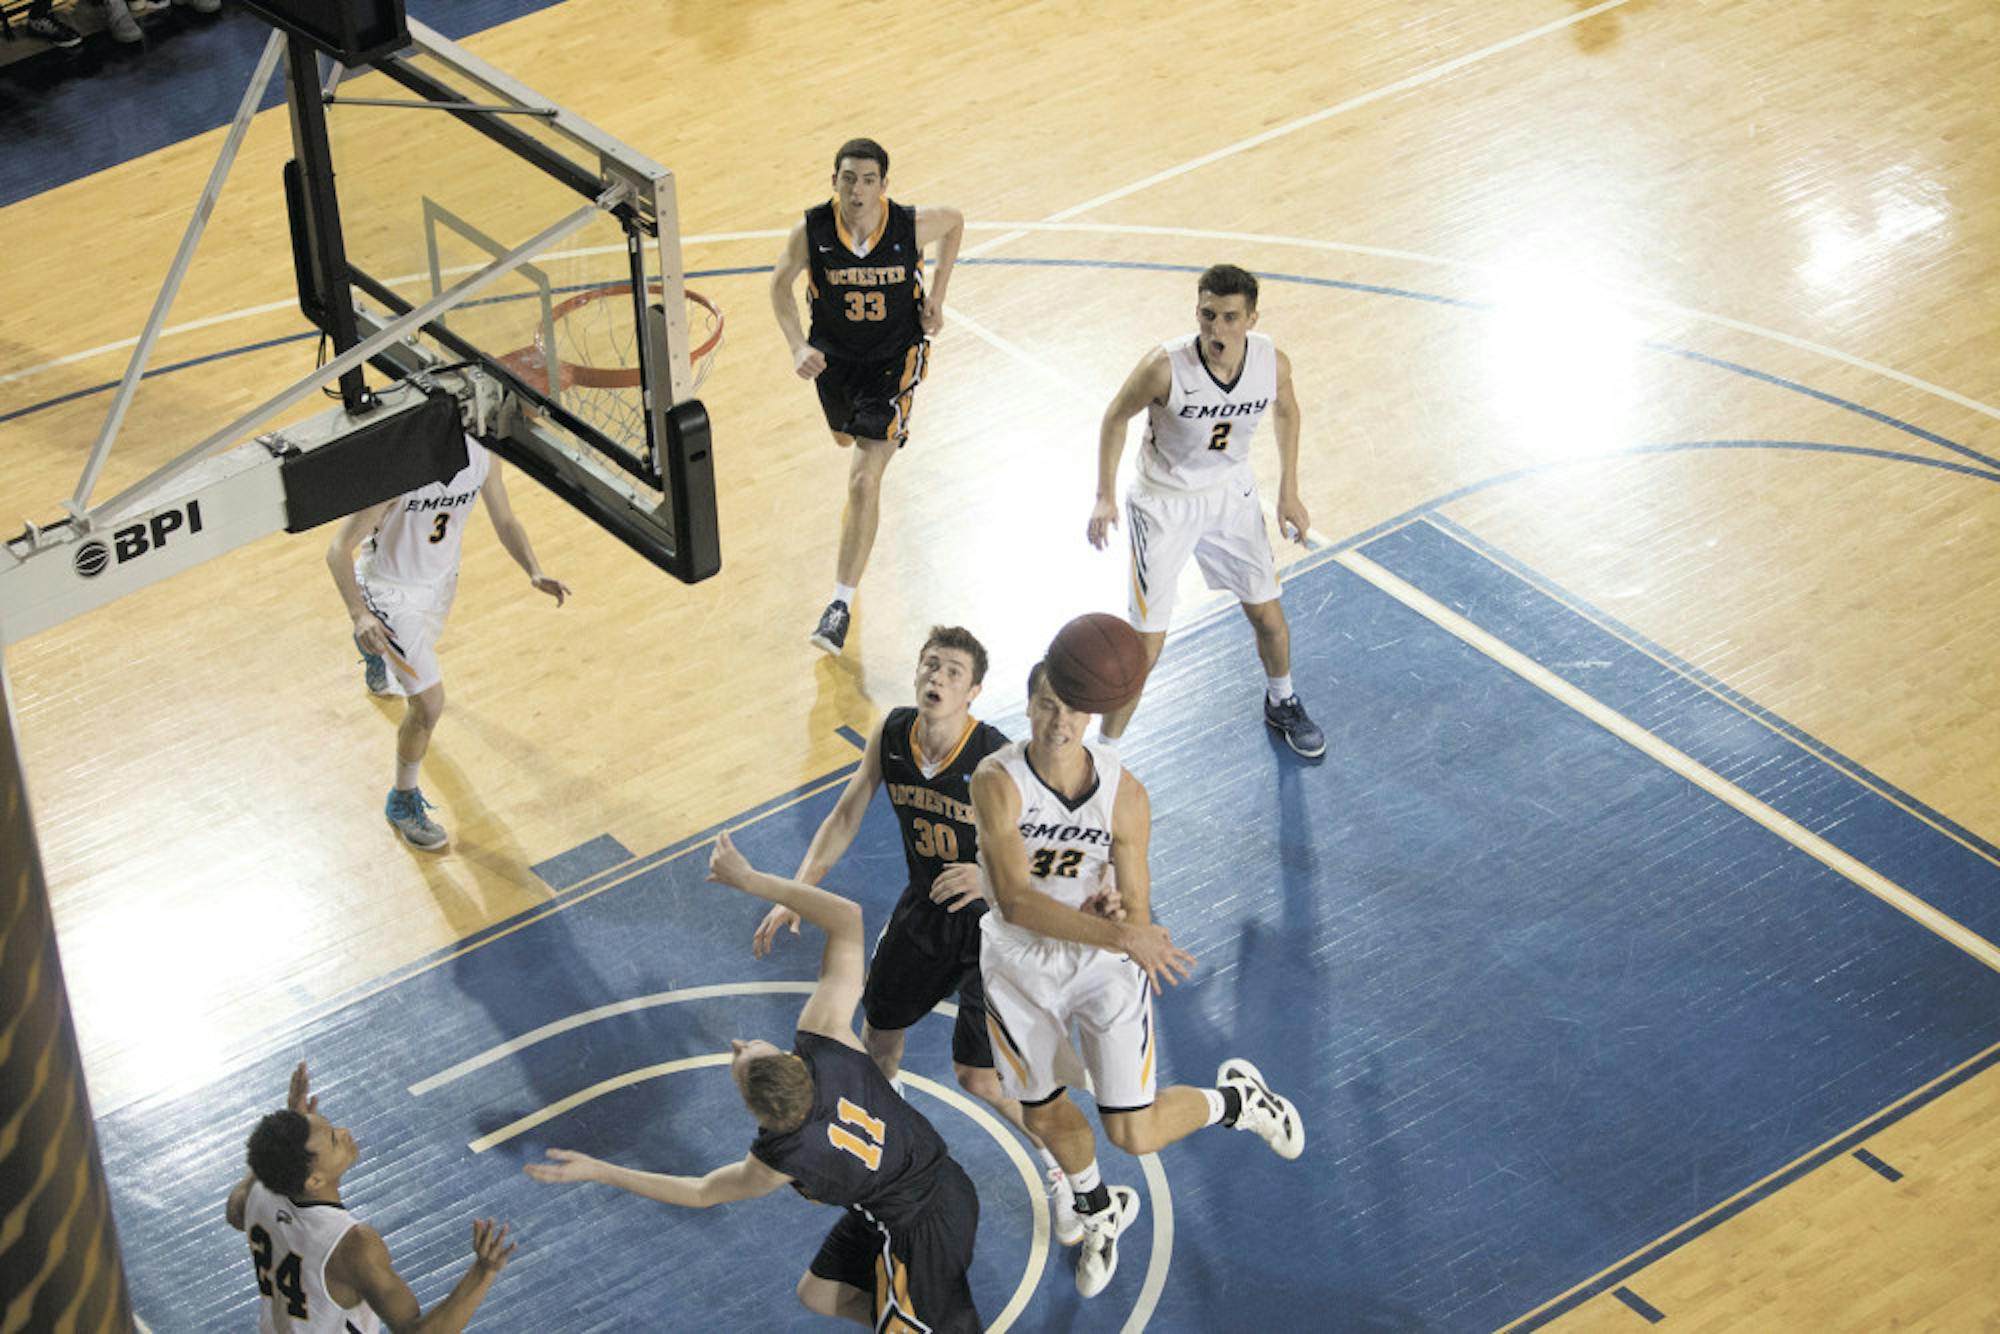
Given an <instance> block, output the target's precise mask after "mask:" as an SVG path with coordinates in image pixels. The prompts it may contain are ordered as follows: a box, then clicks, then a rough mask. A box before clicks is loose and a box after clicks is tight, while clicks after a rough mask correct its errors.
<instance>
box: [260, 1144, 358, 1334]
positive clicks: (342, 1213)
mask: <svg viewBox="0 0 2000 1334" xmlns="http://www.w3.org/2000/svg"><path fill="white" fill-rule="evenodd" d="M356 1221H357V1220H356V1219H355V1217H354V1215H353V1214H350V1213H348V1212H347V1210H345V1209H343V1208H341V1207H340V1206H339V1205H337V1204H294V1203H292V1202H291V1201H290V1200H288V1199H286V1198H285V1197H284V1196H282V1195H279V1194H277V1193H276V1192H274V1191H269V1190H266V1189H265V1188H264V1183H263V1182H261V1181H252V1182H251V1183H250V1196H249V1198H248V1199H247V1200H245V1201H244V1204H243V1234H244V1236H246V1237H247V1238H249V1241H250V1262H251V1263H252V1264H254V1265H255V1266H256V1267H257V1291H258V1293H259V1294H260V1295H261V1297H262V1300H261V1301H260V1302H259V1303H258V1305H257V1329H258V1334H377V1331H379V1330H380V1329H381V1328H382V1318H381V1317H380V1316H378V1315H376V1314H375V1310H374V1308H373V1307H371V1306H369V1305H368V1303H366V1302H363V1303H361V1304H360V1305H359V1306H341V1305H339V1304H337V1303H336V1302H335V1301H334V1300H333V1297H332V1296H331V1295H330V1294H329V1293H328V1292H327V1290H326V1261H327V1257H328V1256H330V1255H332V1254H333V1248H334V1247H335V1246H338V1245H339V1244H340V1239H341V1238H342V1237H344V1236H346V1235H347V1231H348V1229H349V1228H351V1227H353V1226H354V1225H355V1223H356Z"/></svg>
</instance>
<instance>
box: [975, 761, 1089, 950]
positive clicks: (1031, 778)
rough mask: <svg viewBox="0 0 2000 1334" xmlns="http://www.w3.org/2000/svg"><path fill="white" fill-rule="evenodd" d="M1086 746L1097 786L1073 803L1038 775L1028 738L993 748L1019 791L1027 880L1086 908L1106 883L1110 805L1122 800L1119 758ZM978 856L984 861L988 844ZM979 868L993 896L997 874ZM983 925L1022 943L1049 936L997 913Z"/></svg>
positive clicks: (1055, 896) (1040, 889) (1042, 890)
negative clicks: (1030, 752)
mask: <svg viewBox="0 0 2000 1334" xmlns="http://www.w3.org/2000/svg"><path fill="white" fill-rule="evenodd" d="M1083 745H1084V749H1086V750H1088V751H1089V752H1090V758H1091V761H1092V763H1093V764H1095V765H1096V769H1097V786H1096V787H1094V788H1092V789H1091V790H1090V792H1089V794H1088V795H1086V796H1085V797H1084V798H1083V800H1082V801H1080V802H1078V803H1077V804H1076V805H1075V806H1073V807H1072V806H1071V805H1070V804H1069V803H1068V802H1066V801H1064V800H1063V799H1062V797H1061V796H1059V795H1057V793H1056V791H1055V790H1054V789H1053V788H1051V787H1050V786H1049V785H1048V784H1046V783H1044V782H1043V781H1042V780H1041V778H1040V777H1039V776H1038V775H1037V774H1036V773H1035V768H1034V766H1033V765H1032V764H1030V763H1029V762H1028V743H1027V742H1025V741H1016V742H1013V743H1012V744H1010V745H1006V746H1003V747H1001V748H1000V749H999V750H996V751H994V752H993V755H994V758H995V759H996V760H997V761H998V763H999V764H1000V766H1001V767H1002V768H1004V769H1005V770H1006V771H1007V776H1008V777H1009V778H1011V779H1013V780H1014V786H1015V787H1016V788H1018V789H1019V790H1020V793H1021V819H1020V829H1021V841H1022V842H1023V843H1025V844H1027V846H1028V883H1029V884H1030V885H1031V886H1033V887H1034V889H1035V890H1036V891H1037V892H1039V893H1042V894H1046V895H1048V896H1049V897H1050V898H1052V899H1054V900H1055V901H1056V902H1058V903H1060V904H1062V905H1063V906H1065V907H1069V908H1080V907H1082V906H1083V904H1084V902H1085V900H1087V899H1089V898H1090V896H1091V895H1093V894H1095V893H1097V891H1098V889H1099V888H1100V887H1101V886H1102V885H1103V883H1104V874H1105V871H1106V870H1107V869H1108V868H1109V867H1110V865H1111V809H1112V805H1113V803H1114V802H1116V801H1117V799H1118V776H1119V773H1120V769H1119V765H1118V757H1117V756H1116V755H1115V754H1113V753H1112V752H1111V751H1109V750H1107V749H1105V748H1104V747H1103V746H1100V745H1098V744H1097V743H1095V742H1092V741H1086V742H1084V743H1083ZM979 857H980V861H981V862H982V863H983V862H984V861H985V859H986V850H985V848H984V847H982V848H981V849H980V852H979ZM980 869H981V871H982V872H983V875H982V882H983V883H984V884H985V886H986V894H987V897H988V899H989V900H990V899H991V898H992V896H993V876H992V873H991V872H990V871H989V870H987V869H986V868H985V867H984V866H982V867H981V868H980ZM985 929H986V930H987V931H989V932H991V933H993V935H994V936H996V937H997V938H1000V939H1003V940H1011V941H1014V942H1016V943H1019V944H1033V943H1036V942H1040V941H1043V940H1045V939H1046V938H1045V937H1043V936H1039V935H1036V934H1035V933H1034V932H1033V931H1030V930H1028V929H1026V928H1025V927H1018V926H1014V925H1013V924H1011V923H1009V922H1007V921H1006V920H1005V919H1004V918H1002V917H1001V916H1000V914H999V913H998V912H997V911H996V912H990V913H987V914H986V922H985ZM1078 948H1080V949H1081V948H1085V947H1083V946H1078Z"/></svg>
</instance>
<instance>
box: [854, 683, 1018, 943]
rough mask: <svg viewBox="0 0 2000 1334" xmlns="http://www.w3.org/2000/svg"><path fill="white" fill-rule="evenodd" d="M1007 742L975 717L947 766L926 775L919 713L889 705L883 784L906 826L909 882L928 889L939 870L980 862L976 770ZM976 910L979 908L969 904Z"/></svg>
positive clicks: (947, 759) (944, 759)
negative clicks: (974, 813)
mask: <svg viewBox="0 0 2000 1334" xmlns="http://www.w3.org/2000/svg"><path fill="white" fill-rule="evenodd" d="M1006 744H1007V735H1006V733H1004V732H1002V731H1001V730H1000V729H999V728H997V727H995V726H993V724H991V723H982V722H980V721H979V720H978V719H976V718H975V719H973V720H971V722H970V723H969V724H968V725H967V727H966V729H965V734H964V735H963V736H961V737H959V739H958V748H957V749H956V750H954V751H952V753H951V754H949V755H946V756H940V757H938V758H939V759H941V760H942V762H943V767H942V768H940V769H939V770H938V771H937V773H936V774H934V775H932V776H931V777H929V778H926V777H924V771H923V767H922V764H923V761H924V760H926V759H928V758H930V757H928V756H926V755H925V754H924V753H923V749H922V747H921V746H919V745H918V743H917V711H916V710H915V709H891V710H889V716H888V717H887V718H884V719H883V720H882V785H883V787H884V788H886V789H887V790H888V793H889V805H890V806H891V807H892V808H893V809H894V810H895V812H896V823H897V824H899V825H901V826H902V830H903V857H904V859H905V860H906V861H908V862H909V864H910V883H911V884H912V885H915V886H918V887H920V888H923V889H929V888H930V885H931V882H932V881H933V880H936V879H937V877H938V872H939V871H942V870H943V869H944V868H945V867H947V866H950V865H951V864H952V863H953V862H976V861H978V860H979V831H978V828H977V827H976V826H975V825H974V824H973V821H972V771H973V770H974V769H977V768H978V767H979V762H980V761H981V760H983V759H985V758H986V757H987V756H988V755H991V754H992V753H993V752H994V751H996V750H998V749H1000V748H1001V747H1002V746H1004V745H1006ZM965 911H966V912H968V913H974V912H976V911H977V909H976V908H967V909H966V910H965Z"/></svg>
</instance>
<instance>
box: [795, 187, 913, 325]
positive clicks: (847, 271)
mask: <svg viewBox="0 0 2000 1334" xmlns="http://www.w3.org/2000/svg"><path fill="white" fill-rule="evenodd" d="M855 243H856V242H855V238H853V237H851V236H849V235H848V234H847V231H846V229H845V228H844V227H842V226H841V223H840V212H839V210H838V209H836V208H835V207H834V206H833V204H832V203H831V202H828V203H825V204H821V205H819V206H818V207H817V208H809V209H807V210H806V262H807V265H808V267H807V272H806V292H807V294H808V295H809V296H810V297H811V299H812V332H811V333H810V334H808V335H807V341H808V342H810V343H811V344H812V345H813V346H814V347H816V348H818V349H819V350H820V351H822V352H824V353H826V354H827V355H828V356H831V357H844V358H846V359H847V360H849V361H887V360H889V359H891V358H893V357H900V356H902V355H903V351H904V349H905V348H907V347H909V346H910V345H911V344H913V343H915V342H917V341H918V340H920V339H921V338H922V337H923V336H924V330H923V322H922V319H921V314H922V312H921V307H922V305H923V300H924V252H923V250H922V248H921V247H919V246H918V245H917V211H916V209H914V208H912V207H910V206H909V205H907V204H897V203H892V202H891V201H890V200H889V199H888V198H886V197H885V198H884V199H883V200H882V225H881V227H880V229H879V230H877V231H876V233H875V235H874V236H872V237H869V238H867V251H868V253H867V254H865V255H857V254H855V253H854V249H853V247H854V245H855Z"/></svg>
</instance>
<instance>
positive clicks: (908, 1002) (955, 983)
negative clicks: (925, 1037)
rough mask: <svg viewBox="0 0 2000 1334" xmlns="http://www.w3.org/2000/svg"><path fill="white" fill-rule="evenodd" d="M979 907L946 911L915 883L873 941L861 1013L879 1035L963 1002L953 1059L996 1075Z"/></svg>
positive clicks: (983, 912) (982, 911) (955, 1030)
mask: <svg viewBox="0 0 2000 1334" xmlns="http://www.w3.org/2000/svg"><path fill="white" fill-rule="evenodd" d="M986 911H987V910H986V909H985V908H983V907H980V906H977V905H975V906H973V907H970V908H966V909H964V910H963V911H961V912H946V911H945V910H944V909H943V908H941V907H939V906H938V905H937V904H935V903H932V902H931V899H930V891H929V890H928V889H927V888H925V887H922V886H918V885H911V886H910V887H909V888H908V889H905V890H904V891H903V897H902V898H900V899H898V900H897V901H896V907H895V911H893V912H891V913H890V914H889V924H888V925H887V926H885V927H883V928H882V935H881V937H880V938H879V939H877V940H876V942H875V957H874V959H872V960H870V962H869V964H868V982H867V984H866V985H865V986H864V987H863V988H862V991H861V1013H862V1014H863V1015H865V1016H867V1019H868V1025H869V1027H871V1028H873V1029H875V1030H876V1031H877V1032H884V1033H886V1032H891V1031H894V1030H897V1029H904V1028H908V1027H909V1026H910V1025H912V1024H914V1023H916V1022H917V1020H919V1019H921V1018H923V1017H924V1016H925V1015H927V1014H929V1013H930V1012H931V1008H932V1007H933V1006H935V1005H936V1004H937V1003H938V1002H939V1001H942V1000H948V999H950V998H951V997H952V996H953V995H956V996H957V998H958V1022H957V1023H956V1024H955V1025H954V1026H953V1027H952V1031H951V1059H952V1060H954V1061H957V1062H958V1063H959V1064H960V1065H970V1066H975V1067H978V1068H981V1069H990V1068H992V1065H993V1038H992V1036H991V1035H990V1034H989V1033H988V1032H987V1030H986V988H985V987H984V986H982V985H981V983H980V979H979V919H980V918H981V917H983V916H985V915H986Z"/></svg>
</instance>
